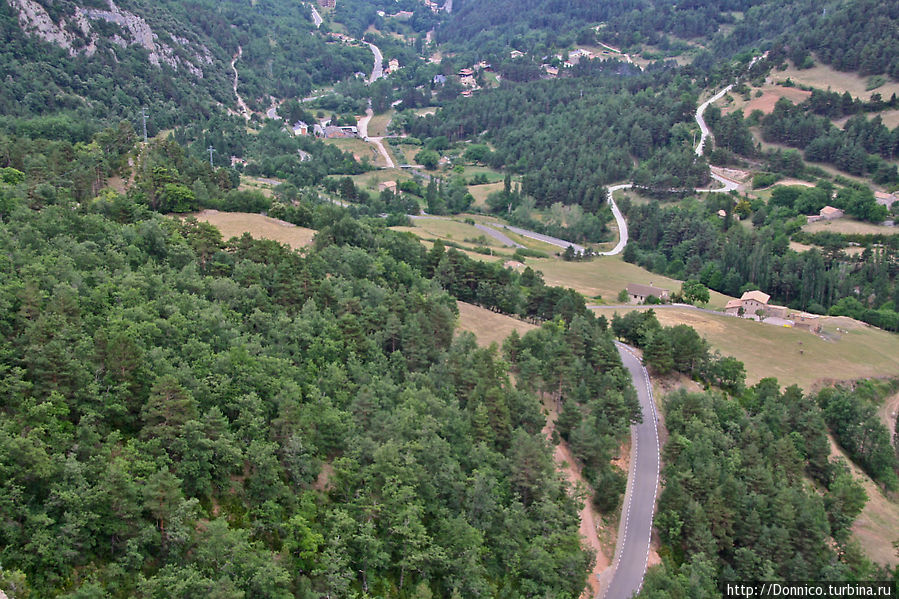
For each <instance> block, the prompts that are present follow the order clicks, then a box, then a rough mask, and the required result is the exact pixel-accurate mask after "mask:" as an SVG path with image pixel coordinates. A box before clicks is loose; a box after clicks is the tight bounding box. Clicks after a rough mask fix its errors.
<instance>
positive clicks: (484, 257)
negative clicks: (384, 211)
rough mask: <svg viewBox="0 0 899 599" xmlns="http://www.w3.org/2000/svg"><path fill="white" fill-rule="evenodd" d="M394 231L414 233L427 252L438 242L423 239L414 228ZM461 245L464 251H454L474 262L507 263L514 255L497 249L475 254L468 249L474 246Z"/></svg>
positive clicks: (396, 228)
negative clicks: (487, 252) (490, 252)
mask: <svg viewBox="0 0 899 599" xmlns="http://www.w3.org/2000/svg"><path fill="white" fill-rule="evenodd" d="M393 230H394V231H400V232H405V233H413V234H414V235H416V236H417V237H418V239H419V240H420V241H421V244H422V245H423V246H425V249H427V250H430V249H431V248H432V247H434V242H435V241H436V240H435V239H434V238H433V237H423V236H422V235H420V234H418V233H416V231H415V230H414V229H413V228H412V227H393ZM461 245H462V249H459V248H455V247H454V248H452V249H454V250H456V251H458V252H462V253H463V254H465V255H466V256H468V257H469V258H471V259H472V260H480V261H481V262H505V261H506V260H508V259H509V258H511V257H512V254H508V253H505V252H501V251H499V250H496V249H491V251H492V252H493V253H492V254H479V253H478V252H474V251H472V250H471V249H467V248H472V247H474V246H473V245H471V244H461ZM447 249H449V248H447Z"/></svg>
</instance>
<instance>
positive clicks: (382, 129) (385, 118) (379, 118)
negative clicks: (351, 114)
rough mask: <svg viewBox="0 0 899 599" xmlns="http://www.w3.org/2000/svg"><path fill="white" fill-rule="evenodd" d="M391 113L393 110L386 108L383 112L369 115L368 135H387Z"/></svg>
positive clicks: (391, 117)
mask: <svg viewBox="0 0 899 599" xmlns="http://www.w3.org/2000/svg"><path fill="white" fill-rule="evenodd" d="M393 113H394V111H393V110H388V111H387V112H385V113H384V114H376V115H374V116H373V117H371V120H370V121H369V122H368V136H369V137H384V136H385V135H387V127H388V126H389V125H390V121H391V120H392V119H393Z"/></svg>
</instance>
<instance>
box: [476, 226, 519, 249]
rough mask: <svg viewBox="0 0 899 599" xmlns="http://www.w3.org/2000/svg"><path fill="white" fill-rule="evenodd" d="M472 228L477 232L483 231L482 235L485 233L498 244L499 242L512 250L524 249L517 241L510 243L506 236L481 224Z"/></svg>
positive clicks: (510, 240)
mask: <svg viewBox="0 0 899 599" xmlns="http://www.w3.org/2000/svg"><path fill="white" fill-rule="evenodd" d="M474 228H475V229H477V230H479V231H483V232H484V233H486V234H487V235H489V236H490V237H492V238H494V239H495V240H497V241H498V242H500V243H501V244H503V245H507V246H509V247H513V248H523V247H524V246H523V245H521V244H520V243H518V242H517V241H512V239H511V238H510V237H509V236H508V235H504V234H503V233H500V232H499V231H497V230H496V229H494V228H493V227H488V226H487V225H482V224H476V225H475V226H474Z"/></svg>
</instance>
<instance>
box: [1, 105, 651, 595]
mask: <svg viewBox="0 0 899 599" xmlns="http://www.w3.org/2000/svg"><path fill="white" fill-rule="evenodd" d="M135 138H136V136H135V134H134V131H133V129H132V128H131V127H130V126H129V125H128V124H127V123H125V124H123V125H122V126H120V127H119V128H116V129H107V130H103V131H101V132H100V133H98V134H97V135H96V136H95V137H94V138H93V139H92V140H91V141H90V142H89V143H85V142H77V143H75V144H73V143H72V142H70V141H62V140H43V139H34V140H32V139H30V138H3V141H4V143H3V144H0V148H2V150H3V151H2V153H0V161H2V164H3V166H2V178H0V181H2V183H0V219H2V223H0V229H2V235H0V244H2V246H3V247H2V250H3V251H2V255H3V256H4V258H3V260H4V262H3V268H0V303H2V305H3V306H4V310H3V311H2V313H3V318H2V321H0V328H2V331H3V340H2V342H0V343H2V348H0V355H2V361H0V386H2V388H3V389H4V391H3V396H4V398H5V400H4V402H3V403H2V406H0V410H2V412H3V418H2V419H0V422H2V424H0V472H2V473H3V475H2V479H3V483H2V486H0V504H2V505H3V506H4V508H3V509H2V510H0V514H2V516H0V548H2V549H0V564H2V569H0V580H2V581H3V584H4V585H5V586H6V587H7V588H14V589H15V591H16V593H17V594H16V595H14V596H17V597H18V596H24V594H25V592H26V591H27V590H29V589H30V590H31V592H32V593H33V594H34V595H36V596H63V597H87V596H90V597H132V596H137V597H161V596H166V597H188V596H196V595H198V594H199V595H201V596H210V595H214V596H221V597H244V596H254V597H288V596H291V597H314V596H323V595H324V596H335V597H336V596H349V595H350V594H353V593H375V594H383V595H393V596H397V595H399V596H409V597H412V596H415V597H425V596H431V593H433V594H436V595H438V596H448V597H449V596H459V597H462V596H475V595H497V594H502V595H503V596H508V597H532V596H546V595H547V594H550V595H551V596H554V597H572V598H573V597H576V596H578V595H579V594H580V590H581V589H582V588H583V586H584V584H585V581H586V573H587V571H588V570H589V568H588V566H589V564H590V562H591V560H592V556H591V555H590V554H589V553H588V552H586V551H584V550H583V549H582V548H581V545H580V540H579V536H578V532H577V531H578V520H577V502H576V500H575V499H574V498H573V496H572V494H571V493H570V489H569V488H568V486H567V484H566V483H564V482H563V481H562V478H561V477H560V475H559V474H558V473H557V471H556V469H555V466H554V464H553V461H552V458H551V452H550V449H549V446H548V443H547V442H546V440H545V439H544V437H543V434H542V428H543V426H544V416H543V413H542V409H541V406H540V401H539V400H540V398H541V397H543V396H546V395H549V396H551V397H552V398H554V399H555V400H556V401H558V402H561V403H564V404H565V405H568V406H582V408H581V411H582V412H583V421H581V420H578V419H575V418H573V417H571V418H569V419H568V421H569V427H568V428H567V429H565V431H566V432H565V434H566V435H569V434H570V435H571V439H572V444H573V446H574V447H576V448H578V451H579V452H580V453H581V454H583V455H584V458H585V460H587V461H588V464H592V466H590V469H589V470H588V472H589V473H591V474H590V475H591V476H592V477H593V480H595V481H596V482H597V484H598V485H599V486H600V488H601V489H602V490H603V491H604V493H603V494H601V495H599V496H598V497H600V498H601V499H600V501H601V505H602V506H603V507H604V508H606V509H609V510H611V509H614V506H615V505H616V504H617V503H618V501H619V499H620V495H621V493H622V492H623V477H622V474H621V473H620V472H616V471H614V470H612V469H611V468H610V467H609V465H608V460H607V459H606V457H604V456H608V455H609V452H610V451H612V449H613V448H615V447H617V446H618V445H619V444H620V442H621V441H622V440H623V439H624V437H625V436H626V431H627V428H628V426H629V424H630V422H632V421H633V420H634V419H636V418H638V417H639V410H638V407H637V405H636V399H635V394H634V392H633V389H632V388H631V384H630V379H629V377H628V376H627V374H626V373H625V371H624V370H623V369H622V367H621V363H620V360H619V358H618V355H617V352H616V351H615V349H614V346H613V345H612V342H611V337H610V335H611V333H610V331H608V330H607V323H606V322H605V320H604V319H596V318H594V317H593V315H592V313H590V312H589V311H588V310H587V309H586V306H585V302H584V299H583V297H581V296H580V295H578V294H576V293H574V292H573V291H571V290H564V289H559V288H553V287H548V286H546V285H545V284H544V282H543V280H542V278H541V277H540V276H539V274H538V273H535V272H533V271H531V270H530V269H528V270H527V271H525V272H524V273H521V274H518V273H515V272H513V271H511V270H508V269H504V268H502V267H501V266H500V265H496V264H486V263H482V262H478V261H475V260H472V259H471V258H468V257H466V256H465V255H464V254H462V253H461V252H458V251H456V250H454V249H449V250H445V249H444V248H442V247H441V246H440V245H439V244H438V245H436V246H435V247H434V248H433V249H432V250H430V251H425V249H424V247H423V246H422V245H421V244H420V243H419V242H418V241H417V240H416V239H415V238H414V237H413V236H411V235H409V234H400V233H395V232H393V231H390V230H389V229H387V228H386V227H385V223H384V221H383V220H381V219H364V218H361V219H360V218H353V217H352V216H351V214H350V212H349V211H348V210H346V209H344V208H342V207H339V206H336V205H334V204H330V203H322V202H321V201H320V200H318V199H317V197H315V194H312V195H313V197H312V198H310V197H308V194H305V193H297V192H299V191H300V190H299V189H297V188H294V190H295V191H294V192H293V193H294V194H295V195H293V196H292V195H291V192H290V191H289V188H290V187H292V186H283V187H285V188H288V189H279V190H278V194H277V195H276V197H275V198H274V199H273V200H272V199H266V198H264V197H263V196H261V195H259V194H256V195H254V194H251V193H247V192H239V191H236V190H235V189H234V181H233V180H232V176H231V175H232V174H234V173H233V171H229V170H227V169H218V170H214V169H212V168H211V167H209V165H208V163H204V162H203V161H199V160H196V159H193V158H191V157H190V156H189V155H188V154H186V153H185V152H184V150H183V149H181V147H180V146H179V145H178V144H177V143H175V142H174V141H171V140H167V141H162V142H154V143H151V144H149V145H148V146H147V147H145V148H143V149H142V150H141V151H140V152H138V153H137V154H135ZM129 159H131V160H133V162H134V164H135V175H134V184H133V186H132V187H131V191H129V193H128V194H127V195H121V194H118V193H116V192H114V191H112V190H109V189H105V190H103V191H102V192H101V193H100V194H99V196H98V195H97V192H98V191H99V190H100V189H101V188H102V187H103V185H104V184H105V182H106V179H107V177H109V176H110V175H111V174H112V173H116V172H120V171H122V170H123V169H125V168H126V166H127V165H128V163H129ZM73 165H74V166H75V167H76V168H74V169H73ZM95 196H96V197H95ZM259 202H262V204H259ZM210 203H211V205H216V206H218V207H221V208H223V209H236V210H247V209H249V210H254V211H255V210H261V209H268V210H270V211H271V212H273V213H277V214H280V215H281V216H284V217H287V218H289V219H292V220H295V221H300V222H301V224H306V225H310V226H314V227H315V228H316V229H317V230H318V235H317V237H316V242H315V247H314V248H312V249H311V250H309V251H308V252H306V253H305V254H302V255H301V254H299V253H296V252H292V251H289V250H288V249H287V248H286V247H283V246H280V245H278V244H276V243H274V242H265V241H253V240H252V239H250V238H249V237H248V236H245V237H243V238H241V239H232V240H230V241H228V242H224V241H223V240H222V239H221V237H220V235H219V233H218V232H217V230H215V229H214V228H213V227H211V226H209V225H205V224H201V223H199V222H197V221H195V220H193V219H188V220H185V221H179V220H176V219H172V218H167V217H164V216H162V215H159V214H157V212H155V211H171V210H175V211H184V210H191V209H196V208H197V207H199V206H201V205H210ZM456 298H458V299H462V300H466V301H471V302H474V303H477V304H479V305H482V306H485V307H488V308H490V309H493V310H496V311H500V312H505V313H508V314H518V315H520V316H522V317H526V318H529V319H531V320H533V321H534V322H542V321H548V322H547V324H545V325H544V327H543V328H542V329H540V330H539V331H536V332H533V333H530V334H528V335H526V336H525V337H523V338H520V339H518V340H517V341H516V342H515V343H514V344H513V345H511V346H508V347H507V348H506V352H507V354H506V356H507V357H506V356H504V355H501V354H500V353H499V350H498V349H497V348H495V347H493V348H489V349H478V348H477V347H476V345H475V343H474V339H473V337H472V336H470V335H454V320H455V314H456V308H455V299H456ZM549 355H556V356H560V357H564V358H565V361H560V360H556V361H551V360H546V359H545V357H546V356H549ZM507 359H508V360H510V361H512V362H514V364H515V368H516V370H517V371H519V372H521V373H530V372H533V373H534V376H527V377H525V380H526V381H527V382H526V383H520V384H514V383H513V382H512V380H511V379H510V377H509V375H508V365H507V362H506V361H505V360H507ZM567 362H570V363H567ZM575 373H576V376H575ZM569 375H571V378H570V380H568V381H566V383H565V384H564V385H562V386H559V385H558V380H559V378H560V377H566V378H567V377H568V376H569ZM569 430H570V433H569V432H568V431H569ZM513 523H514V524H513ZM512 528H514V531H513V530H511V529H512ZM510 564H514V565H515V567H514V568H510V567H509V565H510ZM461 573H464V575H462V574H461ZM9 585H14V587H9Z"/></svg>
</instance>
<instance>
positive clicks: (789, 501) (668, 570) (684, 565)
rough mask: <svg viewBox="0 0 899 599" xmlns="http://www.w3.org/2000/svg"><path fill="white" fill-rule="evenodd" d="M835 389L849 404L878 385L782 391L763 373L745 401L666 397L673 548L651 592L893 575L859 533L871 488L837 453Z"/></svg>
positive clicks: (664, 530)
mask: <svg viewBox="0 0 899 599" xmlns="http://www.w3.org/2000/svg"><path fill="white" fill-rule="evenodd" d="M835 394H839V397H841V398H845V402H846V404H847V405H857V404H858V403H861V402H864V401H865V400H864V397H865V396H866V395H867V394H866V393H862V392H861V391H859V392H856V393H852V392H849V391H847V390H842V391H837V392H833V393H831V392H830V391H826V392H822V393H821V394H819V395H818V396H817V397H816V396H815V395H804V394H803V393H802V391H801V390H800V389H798V388H796V387H790V388H788V389H786V390H784V391H782V392H781V391H780V390H779V386H778V384H777V381H776V380H773V379H764V380H762V381H761V382H759V383H758V384H757V385H755V386H754V387H752V388H750V389H747V390H746V391H745V392H743V393H742V394H740V395H739V396H738V398H737V399H736V400H735V399H730V398H727V397H725V396H722V395H720V394H717V393H705V394H701V393H687V392H685V391H678V392H675V393H673V394H670V395H669V396H668V397H667V399H666V403H665V424H666V427H667V429H668V431H669V434H670V435H671V436H670V438H669V441H668V443H667V444H666V446H665V464H666V465H665V468H664V472H663V476H664V490H663V491H662V494H661V496H660V499H659V514H658V516H657V519H656V523H657V524H656V525H657V528H658V530H659V534H660V536H661V538H662V543H663V554H664V555H665V558H664V561H663V565H662V566H660V567H657V568H652V569H650V570H649V572H648V573H647V576H646V580H645V583H644V585H643V590H642V592H641V593H640V597H641V598H663V597H664V598H675V597H676V598H680V597H683V598H686V597H690V598H693V599H703V598H706V597H709V598H711V597H720V596H721V590H720V589H721V586H720V585H722V584H723V583H726V582H735V581H746V580H889V579H891V578H892V573H891V572H889V571H885V570H881V568H880V567H878V566H875V565H872V564H871V562H870V561H868V560H867V559H866V558H865V557H864V556H863V555H862V553H861V550H860V549H859V547H858V545H857V544H855V543H854V542H853V541H851V540H850V539H849V533H850V527H851V525H852V522H853V521H854V520H855V518H856V516H857V515H858V514H859V513H860V512H861V509H862V508H863V507H864V505H865V502H866V501H867V494H866V492H865V490H864V489H863V488H862V486H861V485H860V483H859V482H857V481H856V480H854V479H853V477H852V474H851V473H850V472H849V469H848V467H847V466H846V464H845V463H843V462H841V461H834V460H830V459H829V453H830V448H829V446H828V440H827V435H826V431H827V426H826V424H825V423H826V422H830V419H831V413H832V412H835V411H836V408H834V407H832V405H833V404H834V403H835V398H834V399H831V398H833V396H834V395H835ZM825 396H826V397H827V399H825ZM868 416H869V418H870V414H869V415H868ZM868 422H870V424H871V425H872V426H873V427H874V428H877V427H879V428H880V429H883V426H882V425H881V424H880V423H879V422H877V420H876V419H873V418H870V419H869V420H868ZM880 432H881V433H882V434H886V430H885V429H883V430H881V431H880ZM862 436H863V435H862ZM887 436H888V435H887ZM840 442H841V443H843V441H842V440H841V441H840ZM887 444H889V441H887ZM889 453H890V456H891V460H892V468H894V469H895V467H896V457H895V454H894V453H893V452H892V449H891V448H890V451H889ZM890 474H891V475H892V476H893V480H894V481H895V472H890ZM831 539H832V541H831Z"/></svg>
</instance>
